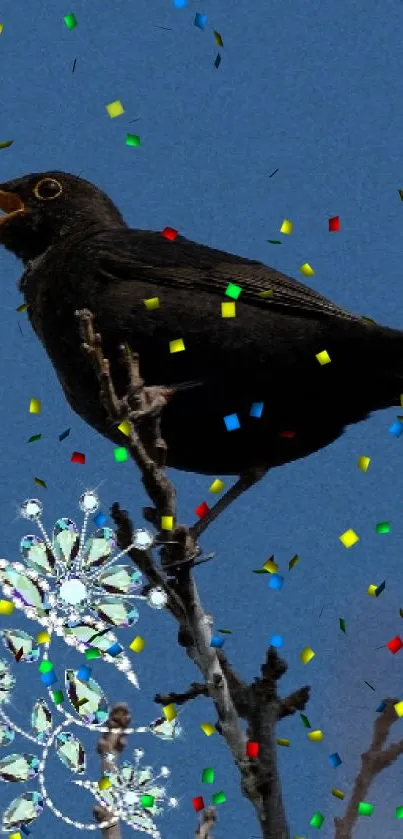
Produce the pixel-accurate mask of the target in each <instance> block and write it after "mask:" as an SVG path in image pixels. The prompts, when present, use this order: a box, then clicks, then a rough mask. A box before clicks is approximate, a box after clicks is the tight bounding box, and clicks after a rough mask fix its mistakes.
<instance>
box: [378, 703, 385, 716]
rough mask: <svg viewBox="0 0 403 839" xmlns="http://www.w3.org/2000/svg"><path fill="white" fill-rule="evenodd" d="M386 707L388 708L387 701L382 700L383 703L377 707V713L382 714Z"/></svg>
mask: <svg viewBox="0 0 403 839" xmlns="http://www.w3.org/2000/svg"><path fill="white" fill-rule="evenodd" d="M385 708H386V702H381V704H380V705H378V707H377V709H376V713H377V714H381V713H382V711H384V710H385Z"/></svg>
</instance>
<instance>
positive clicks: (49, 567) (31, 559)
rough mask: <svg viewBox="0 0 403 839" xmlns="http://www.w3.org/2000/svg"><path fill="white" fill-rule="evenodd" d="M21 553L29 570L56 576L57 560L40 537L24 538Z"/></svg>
mask: <svg viewBox="0 0 403 839" xmlns="http://www.w3.org/2000/svg"><path fill="white" fill-rule="evenodd" d="M20 551H21V554H22V556H23V558H24V559H25V562H26V564H27V566H28V568H32V569H33V570H34V571H37V572H38V573H39V574H51V575H53V574H54V571H53V569H54V565H55V559H54V557H53V556H52V555H51V554H50V552H49V551H48V550H47V548H46V545H45V542H43V541H42V539H40V538H39V536H30V535H28V536H24V537H23V539H21V542H20Z"/></svg>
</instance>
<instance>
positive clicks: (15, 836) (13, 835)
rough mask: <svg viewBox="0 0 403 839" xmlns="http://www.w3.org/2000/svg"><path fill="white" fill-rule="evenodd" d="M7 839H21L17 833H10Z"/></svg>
mask: <svg viewBox="0 0 403 839" xmlns="http://www.w3.org/2000/svg"><path fill="white" fill-rule="evenodd" d="M8 839H21V833H20V832H19V831H18V833H10V835H9V837H8Z"/></svg>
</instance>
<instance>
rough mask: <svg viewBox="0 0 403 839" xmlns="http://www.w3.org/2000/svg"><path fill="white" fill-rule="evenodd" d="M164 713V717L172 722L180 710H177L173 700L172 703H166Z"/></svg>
mask: <svg viewBox="0 0 403 839" xmlns="http://www.w3.org/2000/svg"><path fill="white" fill-rule="evenodd" d="M162 713H163V714H164V717H165V719H166V720H168V722H171V721H172V720H174V719H175V717H177V716H178V712H177V710H176V708H175V705H174V704H173V702H171V704H170V705H164V707H163V709H162Z"/></svg>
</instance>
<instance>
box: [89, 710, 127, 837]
mask: <svg viewBox="0 0 403 839" xmlns="http://www.w3.org/2000/svg"><path fill="white" fill-rule="evenodd" d="M129 725H130V713H129V709H128V707H127V705H125V704H123V703H119V704H118V705H115V706H114V707H113V708H112V709H111V712H110V714H109V717H108V722H107V726H108V728H109V731H108V732H107V733H106V734H103V735H102V736H101V737H100V739H99V741H98V745H97V751H98V754H100V755H101V767H102V775H105V774H106V773H107V772H108V771H111V769H112V767H113V763H112V762H111V760H110V759H109V758H108V755H111V756H113V760H114V761H116V760H117V758H118V757H119V755H120V753H121V752H122V751H123V749H124V748H125V746H126V738H125V736H124V735H123V734H122V733H121V732H122V730H124V729H125V728H128V726H129ZM94 817H95V819H96V821H97V822H98V823H100V822H103V821H108V820H111V819H112V818H113V813H110V812H109V811H108V810H106V809H105V808H104V807H102V805H101V804H96V806H95V807H94ZM101 835H102V839H121V832H120V825H119V821H117V822H116V823H115V824H114V825H112V826H111V827H104V828H102V829H101Z"/></svg>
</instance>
